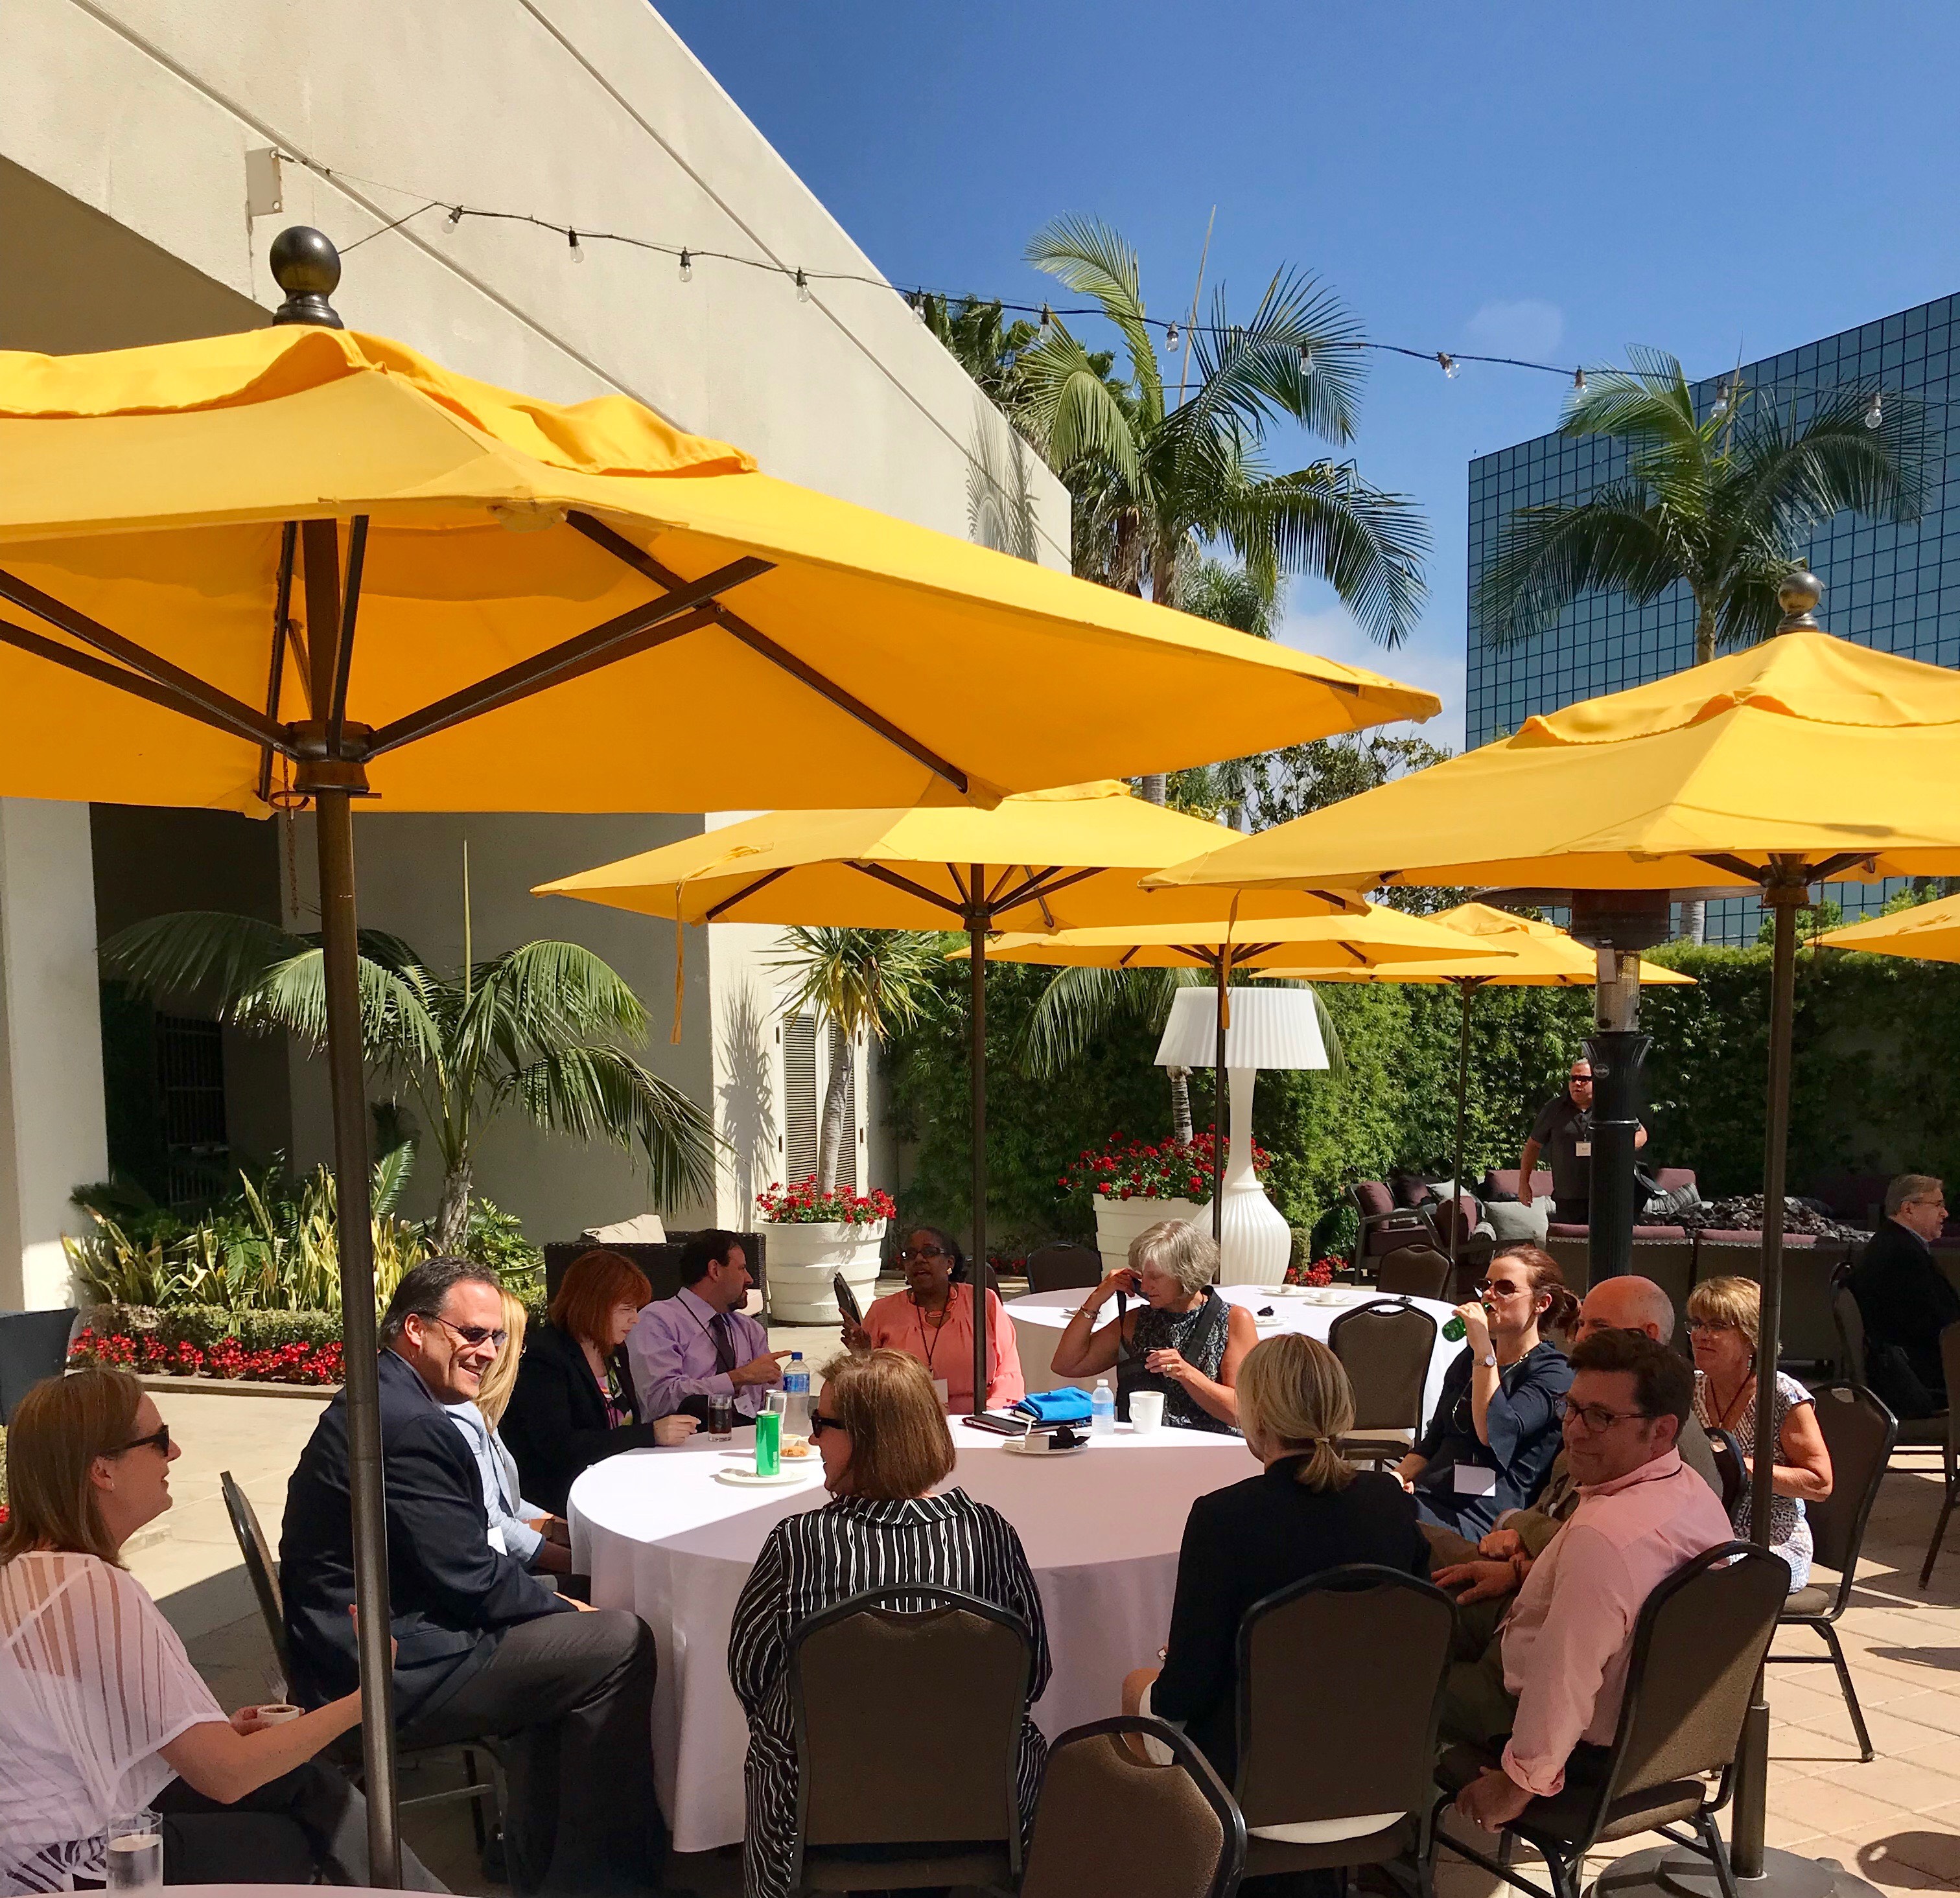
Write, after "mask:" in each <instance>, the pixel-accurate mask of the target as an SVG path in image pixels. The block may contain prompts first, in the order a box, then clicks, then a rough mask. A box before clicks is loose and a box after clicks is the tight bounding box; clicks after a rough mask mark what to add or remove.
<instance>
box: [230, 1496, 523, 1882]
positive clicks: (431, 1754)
mask: <svg viewBox="0 0 1960 1898" xmlns="http://www.w3.org/2000/svg"><path fill="white" fill-rule="evenodd" d="M218 1489H219V1491H220V1493H221V1494H222V1495H223V1496H224V1513H225V1514H226V1515H227V1516H228V1517H229V1518H231V1533H232V1534H233V1536H234V1537H236V1538H237V1544H238V1553H239V1554H240V1556H243V1558H244V1560H245V1573H246V1576H247V1579H248V1580H250V1582H251V1584H252V1592H253V1595H254V1596H255V1597H256V1598H257V1600H258V1603H259V1619H260V1620H262V1621H263V1622H264V1623H265V1624H266V1638H267V1639H269V1640H270V1642H272V1652H273V1654H274V1655H276V1656H277V1657H278V1663H279V1675H280V1678H281V1679H282V1680H284V1679H285V1677H286V1676H287V1673H288V1665H287V1658H286V1604H285V1592H284V1591H283V1590H282V1588H280V1586H279V1569H278V1563H275V1561H274V1560H273V1559H272V1547H271V1545H270V1544H269V1543H268V1542H267V1541H266V1531H264V1529H263V1528H261V1527H260V1525H259V1512H258V1511H257V1510H256V1509H254V1508H253V1506H252V1499H251V1498H250V1496H247V1494H246V1493H245V1492H244V1490H243V1489H242V1488H240V1486H239V1483H238V1481H237V1478H236V1477H234V1476H233V1475H232V1474H231V1471H230V1470H220V1471H219V1472H218ZM479 1752H481V1753H483V1754H484V1755H485V1757H486V1758H487V1759H488V1761H489V1763H490V1774H489V1777H488V1779H482V1780H479V1779H478V1778H477V1776H476V1756H477V1754H478V1753H479ZM323 1757H326V1758H327V1759H329V1760H332V1761H333V1763H334V1764H335V1765H336V1766H339V1768H340V1769H342V1772H345V1773H346V1775H347V1776H348V1778H349V1779H352V1781H353V1782H355V1785H359V1784H360V1782H361V1729H360V1728H358V1727H356V1728H354V1729H353V1730H352V1731H351V1732H348V1733H345V1734H342V1735H341V1736H340V1737H339V1739H338V1740H336V1741H333V1742H332V1743H331V1744H329V1746H328V1747H327V1748H326V1752H325V1754H324V1756H323ZM447 1760H457V1762H458V1763H459V1764H460V1766H461V1767H462V1769H463V1784H462V1785H460V1786H452V1787H450V1788H447V1790H445V1791H441V1792H425V1793H418V1794H416V1795H414V1796H413V1797H412V1798H401V1799H397V1800H396V1805H397V1806H399V1807H400V1808H401V1810H402V1811H404V1812H406V1811H409V1810H410V1809H411V1808H412V1807H416V1806H440V1805H447V1804H450V1803H452V1802H453V1801H456V1800H458V1799H467V1800H468V1801H470V1809H469V1818H470V1823H471V1825H472V1826H473V1828H474V1829H475V1831H476V1849H477V1850H478V1851H479V1852H482V1850H483V1849H484V1847H485V1844H486V1842H488V1840H489V1839H494V1838H495V1837H496V1836H498V1832H499V1830H500V1829H501V1826H502V1824H503V1819H504V1804H505V1799H506V1795H505V1792H504V1756H503V1754H502V1753H501V1751H499V1750H498V1744H497V1742H496V1741H494V1740H488V1739H485V1740H472V1741H467V1742H465V1743H463V1744H460V1745H459V1744H456V1743H455V1742H453V1741H452V1742H450V1744H447V1745H444V1746H440V1747H403V1748H399V1749H397V1752H396V1764H397V1765H398V1766H399V1768H400V1769H401V1770H402V1772H403V1773H404V1774H406V1773H408V1772H412V1771H413V1770H415V1769H416V1768H418V1767H420V1766H432V1765H435V1764H437V1763H441V1762H443V1761H447ZM486 1807H487V1808H488V1813H487V1820H486V1813H485V1808H486ZM486 1827H487V1829H486Z"/></svg>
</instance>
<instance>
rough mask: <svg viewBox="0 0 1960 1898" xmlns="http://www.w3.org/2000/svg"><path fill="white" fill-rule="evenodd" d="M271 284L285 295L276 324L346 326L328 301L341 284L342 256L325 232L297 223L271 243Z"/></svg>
mask: <svg viewBox="0 0 1960 1898" xmlns="http://www.w3.org/2000/svg"><path fill="white" fill-rule="evenodd" d="M272 281H274V282H275V283H276V284H277V285H278V286H279V288H281V289H282V290H283V291H285V293H286V300H285V302H284V303H282V304H280V306H279V307H278V310H276V311H275V313H274V314H273V317H272V320H273V322H275V323H312V324H314V325H316V326H319V327H320V328H322V329H342V328H344V327H345V325H343V324H342V322H341V320H340V319H339V316H337V315H336V314H335V312H334V308H333V304H330V303H329V302H328V301H327V298H328V297H330V296H332V295H333V293H334V291H335V290H336V288H338V287H339V283H340V253H339V251H337V250H335V249H334V247H333V239H332V238H330V237H328V236H327V234H326V232H325V231H323V230H313V228H312V227H311V226H310V225H307V224H294V225H293V226H291V227H290V228H289V229H287V230H282V231H281V232H280V233H279V234H278V236H277V237H275V238H274V239H273V240H272Z"/></svg>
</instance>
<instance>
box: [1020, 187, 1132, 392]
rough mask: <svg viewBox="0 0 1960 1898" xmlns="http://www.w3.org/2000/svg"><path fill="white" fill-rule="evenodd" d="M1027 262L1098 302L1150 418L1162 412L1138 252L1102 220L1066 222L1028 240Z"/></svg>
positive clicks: (1059, 221) (1057, 220) (1072, 219)
mask: <svg viewBox="0 0 1960 1898" xmlns="http://www.w3.org/2000/svg"><path fill="white" fill-rule="evenodd" d="M1025 254H1026V258H1027V260H1028V262H1029V263H1031V264H1033V265H1034V267H1035V268H1036V269H1037V270H1042V271H1045V272H1047V273H1048V275H1050V276H1051V277H1054V278H1058V280H1059V281H1061V282H1062V283H1064V284H1066V285H1068V288H1070V289H1071V290H1072V291H1074V292H1075V293H1076V294H1077V295H1078V296H1083V297H1093V298H1094V299H1095V300H1096V302H1097V304H1099V305H1100V306H1101V307H1102V310H1103V315H1104V316H1106V317H1107V318H1108V319H1109V321H1110V322H1111V323H1114V324H1115V326H1116V328H1117V329H1118V330H1119V331H1120V332H1122V338H1123V342H1124V345H1125V347H1126V348H1128V351H1129V354H1130V373H1131V378H1132V380H1134V382H1135V383H1136V385H1137V393H1138V396H1139V398H1140V399H1141V401H1142V402H1143V404H1144V409H1145V411H1146V412H1147V415H1148V417H1149V418H1150V419H1151V420H1152V421H1154V420H1156V419H1157V418H1158V417H1160V416H1161V415H1163V377H1162V374H1160V371H1159V370H1158V367H1157V345H1156V343H1155V342H1154V341H1153V339H1152V338H1151V335H1150V329H1149V326H1147V324H1146V323H1144V292H1143V273H1142V269H1141V265H1139V263H1138V260H1137V253H1136V252H1135V251H1134V250H1133V249H1131V246H1130V244H1129V243H1128V241H1127V240H1125V238H1124V237H1122V234H1120V233H1118V232H1117V231H1115V230H1112V228H1111V227H1109V225H1107V224H1104V223H1103V221H1102V220H1101V219H1100V218H1079V217H1063V218H1055V220H1054V221H1052V223H1049V224H1045V225H1044V226H1043V227H1042V228H1041V229H1040V230H1038V231H1036V233H1035V234H1034V235H1033V237H1030V238H1029V240H1028V247H1027V250H1026V253H1025Z"/></svg>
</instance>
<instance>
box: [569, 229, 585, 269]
mask: <svg viewBox="0 0 1960 1898" xmlns="http://www.w3.org/2000/svg"><path fill="white" fill-rule="evenodd" d="M565 242H566V243H568V244H570V245H571V261H572V262H574V263H575V264H582V263H583V262H584V261H585V252H584V249H583V248H582V247H581V245H580V243H579V241H578V232H577V231H575V230H568V231H567V232H566V233H565Z"/></svg>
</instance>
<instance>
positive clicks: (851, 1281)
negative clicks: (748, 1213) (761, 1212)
mask: <svg viewBox="0 0 1960 1898" xmlns="http://www.w3.org/2000/svg"><path fill="white" fill-rule="evenodd" d="M756 1230H757V1231H758V1232H760V1233H762V1235H763V1238H764V1239H765V1241H766V1243H767V1245H768V1253H767V1255H766V1256H767V1260H768V1294H769V1316H770V1318H771V1319H772V1320H773V1321H774V1322H775V1323H776V1324H841V1323H842V1321H843V1314H842V1312H841V1311H838V1308H837V1296H836V1294H835V1292H833V1291H832V1289H831V1283H830V1282H831V1280H832V1277H834V1276H835V1275H836V1274H837V1273H840V1272H841V1273H843V1275H844V1282H845V1284H846V1285H848V1286H850V1288H851V1296H852V1297H853V1298H854V1299H856V1300H857V1301H858V1308H859V1309H860V1310H862V1309H863V1308H864V1307H865V1306H867V1305H869V1304H870V1302H871V1300H872V1298H873V1296H874V1295H875V1293H876V1292H877V1284H878V1257H879V1253H880V1249H881V1247H880V1242H881V1241H883V1238H884V1236H885V1222H884V1221H883V1219H874V1220H873V1221H872V1222H870V1224H869V1225H867V1226H847V1225H845V1224H844V1223H843V1222H841V1221H831V1220H812V1221H809V1222H804V1223H794V1222H792V1223H788V1224H784V1225H780V1226H778V1225H774V1224H772V1223H771V1222H768V1220H759V1221H758V1222H757V1225H756Z"/></svg>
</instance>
